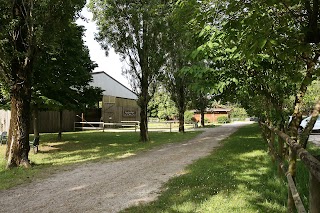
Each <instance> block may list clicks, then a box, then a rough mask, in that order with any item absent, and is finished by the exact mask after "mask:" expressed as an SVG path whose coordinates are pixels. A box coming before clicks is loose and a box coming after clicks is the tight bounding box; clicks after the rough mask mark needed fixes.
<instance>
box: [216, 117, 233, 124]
mask: <svg viewBox="0 0 320 213" xmlns="http://www.w3.org/2000/svg"><path fill="white" fill-rule="evenodd" d="M217 121H218V123H219V124H224V123H230V119H229V118H228V117H227V116H220V117H218V118H217Z"/></svg>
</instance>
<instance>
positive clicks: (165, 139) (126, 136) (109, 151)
mask: <svg viewBox="0 0 320 213" xmlns="http://www.w3.org/2000/svg"><path fill="white" fill-rule="evenodd" d="M199 133H200V132H187V133H185V134H180V133H177V132H174V133H163V132H150V133H149V135H150V138H151V141H150V142H148V143H141V142H139V133H138V132H137V133H136V132H123V133H110V132H98V131H95V132H94V131H91V132H68V133H64V134H63V137H62V141H57V134H41V136H40V146H39V152H38V154H33V152H32V151H30V153H29V159H30V161H31V163H32V165H33V167H32V168H31V169H28V170H26V169H23V168H16V169H11V170H5V160H4V155H5V146H0V158H1V159H0V180H1V184H0V189H6V188H10V187H12V186H15V185H18V184H21V183H25V182H30V181H32V180H33V179H34V178H38V177H40V176H46V175H48V174H50V173H52V171H55V170H57V169H59V168H61V167H62V166H66V165H73V164H77V163H84V162H94V161H102V160H113V159H122V158H128V157H131V156H133V155H135V154H137V152H141V151H144V150H148V149H151V148H153V147H156V146H159V145H162V144H167V143H173V142H181V141H186V140H189V139H191V138H193V137H195V136H196V135H198V134H199ZM31 139H32V138H31ZM31 139H30V140H31Z"/></svg>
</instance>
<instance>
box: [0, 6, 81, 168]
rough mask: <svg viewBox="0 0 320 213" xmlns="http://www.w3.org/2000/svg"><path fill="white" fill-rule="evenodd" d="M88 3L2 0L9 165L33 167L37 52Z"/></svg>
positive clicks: (0, 33)
mask: <svg viewBox="0 0 320 213" xmlns="http://www.w3.org/2000/svg"><path fill="white" fill-rule="evenodd" d="M84 4H85V2H84V1H83V0H73V1H62V0H61V1H60V0H51V1H41V2H36V1H33V0H13V1H5V0H1V1H0V10H1V14H2V15H1V18H0V19H1V23H3V24H2V25H0V43H1V56H0V58H1V61H0V72H1V74H0V76H1V77H0V81H1V82H2V84H4V85H8V87H9V91H10V100H11V121H10V130H9V136H8V146H7V152H6V153H7V154H6V156H7V168H10V167H14V166H19V165H23V166H25V167H30V164H29V159H28V153H29V150H30V147H29V134H28V131H29V126H30V102H31V93H32V90H31V88H32V77H33V67H34V61H35V58H36V54H37V53H38V51H40V50H41V49H42V48H43V45H46V44H47V43H46V41H48V39H50V38H52V37H54V35H55V33H54V30H55V26H59V24H60V23H61V22H62V21H65V20H70V19H73V17H74V15H75V12H76V11H79V10H80V9H81V8H82V7H83V5H84ZM44 11H46V12H45V13H44ZM58 29H59V28H58Z"/></svg>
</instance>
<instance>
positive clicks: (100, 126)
mask: <svg viewBox="0 0 320 213" xmlns="http://www.w3.org/2000/svg"><path fill="white" fill-rule="evenodd" d="M175 123H176V122H175V121H166V122H148V129H149V130H159V131H161V130H169V131H170V132H172V129H173V127H174V124H175ZM139 124H140V122H139V121H121V122H120V123H104V122H88V121H83V122H74V130H103V131H104V130H105V129H112V128H126V127H134V130H135V132H136V131H137V129H138V128H139ZM193 128H194V126H193Z"/></svg>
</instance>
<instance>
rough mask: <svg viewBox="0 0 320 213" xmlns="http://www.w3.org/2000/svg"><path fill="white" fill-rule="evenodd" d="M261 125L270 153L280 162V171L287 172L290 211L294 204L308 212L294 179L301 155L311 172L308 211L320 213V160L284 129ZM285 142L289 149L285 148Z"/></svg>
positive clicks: (302, 210)
mask: <svg viewBox="0 0 320 213" xmlns="http://www.w3.org/2000/svg"><path fill="white" fill-rule="evenodd" d="M260 126H261V127H262V129H263V137H264V139H265V140H266V141H267V143H268V146H269V150H270V153H271V154H273V158H274V159H275V160H277V161H278V163H279V164H278V169H279V172H280V171H281V172H282V173H283V174H285V176H286V178H287V181H288V212H293V208H292V207H293V206H295V207H296V209H297V212H299V213H300V212H301V213H303V212H307V211H306V209H305V207H304V205H303V203H302V201H301V198H300V195H299V193H298V190H297V188H296V183H295V179H294V177H295V170H296V165H295V164H296V158H297V157H299V158H300V159H301V161H302V162H303V163H304V165H305V166H306V168H307V169H308V170H309V174H310V178H309V179H310V180H309V211H308V212H311V213H320V161H319V160H318V159H317V158H316V157H314V156H312V155H311V154H310V153H309V152H308V151H306V150H305V149H304V148H302V147H301V145H300V144H299V143H297V141H296V140H293V139H292V138H290V136H288V135H286V134H285V133H283V132H282V131H280V130H278V129H276V128H274V127H270V126H268V125H267V124H263V123H260ZM276 137H277V138H276ZM277 139H278V140H277ZM276 142H278V144H277V147H278V150H276V149H275V145H276V144H275V143H276ZM285 144H286V145H287V147H288V149H289V150H286V149H285V146H284V145H285ZM286 151H289V155H288V157H289V158H288V167H287V166H286V162H285V160H286V159H285V156H286V154H285V153H286Z"/></svg>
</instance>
